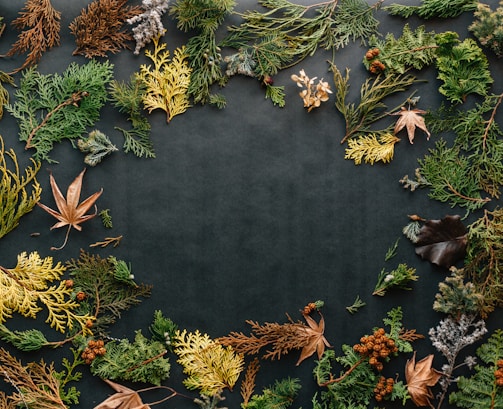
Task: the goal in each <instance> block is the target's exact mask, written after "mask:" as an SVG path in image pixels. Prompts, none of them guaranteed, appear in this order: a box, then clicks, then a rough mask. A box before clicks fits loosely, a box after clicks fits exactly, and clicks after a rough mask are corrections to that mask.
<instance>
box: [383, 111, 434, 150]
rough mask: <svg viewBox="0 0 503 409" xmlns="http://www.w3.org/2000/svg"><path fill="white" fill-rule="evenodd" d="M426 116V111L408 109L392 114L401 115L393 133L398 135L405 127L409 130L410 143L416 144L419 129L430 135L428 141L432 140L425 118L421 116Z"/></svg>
mask: <svg viewBox="0 0 503 409" xmlns="http://www.w3.org/2000/svg"><path fill="white" fill-rule="evenodd" d="M424 114H426V111H423V110H421V109H410V108H409V109H407V108H405V107H402V109H401V110H400V111H398V112H395V113H393V114H391V115H400V118H398V121H396V124H395V129H394V130H393V133H394V134H395V135H396V134H397V133H398V132H400V131H401V130H402V129H403V128H404V127H405V128H406V129H407V135H408V136H409V142H410V143H414V133H415V132H416V128H419V129H421V130H423V131H424V132H426V135H428V137H427V139H430V136H431V134H430V132H429V131H428V129H427V128H426V124H425V123H424V118H423V117H422V116H421V115H424Z"/></svg>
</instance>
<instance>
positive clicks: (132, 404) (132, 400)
mask: <svg viewBox="0 0 503 409" xmlns="http://www.w3.org/2000/svg"><path fill="white" fill-rule="evenodd" d="M103 380H104V381H105V382H106V383H108V384H109V385H110V386H111V387H112V388H113V390H114V391H115V392H116V393H114V394H113V395H111V396H109V397H108V398H107V399H105V400H104V401H103V402H101V403H100V404H98V405H97V406H95V407H94V409H150V405H152V406H153V405H156V404H158V403H162V402H165V401H167V400H168V399H171V398H173V397H174V396H177V395H179V393H178V392H176V391H175V390H174V389H173V388H170V387H169V386H153V387H150V388H145V389H140V390H137V391H134V390H132V389H129V388H126V387H125V386H124V385H121V384H119V383H116V382H112V381H110V380H108V379H103ZM155 389H167V390H169V391H170V392H171V394H170V395H168V396H167V397H165V398H162V399H160V400H158V401H156V402H153V403H149V404H146V403H143V401H142V399H141V397H140V393H141V392H147V391H151V390H155Z"/></svg>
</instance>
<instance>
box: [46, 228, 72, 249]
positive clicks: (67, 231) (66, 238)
mask: <svg viewBox="0 0 503 409" xmlns="http://www.w3.org/2000/svg"><path fill="white" fill-rule="evenodd" d="M71 228H72V225H71V224H69V225H68V229H67V230H66V236H65V241H64V242H63V244H62V245H61V246H60V247H51V250H61V249H62V248H63V247H65V246H66V242H67V241H68V236H69V235H70V230H71Z"/></svg>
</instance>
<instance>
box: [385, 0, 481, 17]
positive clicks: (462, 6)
mask: <svg viewBox="0 0 503 409" xmlns="http://www.w3.org/2000/svg"><path fill="white" fill-rule="evenodd" d="M477 3H478V1H477V0H449V1H445V0H421V4H420V5H419V6H406V5H401V4H391V5H389V6H386V7H385V8H384V9H385V10H386V11H387V12H388V13H390V14H391V15H393V16H400V17H404V18H408V17H410V16H412V15H414V14H415V15H417V16H418V17H420V18H423V19H430V18H435V17H440V18H452V17H457V16H459V15H460V14H462V13H464V12H466V11H472V10H475V9H476V8H477Z"/></svg>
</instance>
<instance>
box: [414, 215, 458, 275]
mask: <svg viewBox="0 0 503 409" xmlns="http://www.w3.org/2000/svg"><path fill="white" fill-rule="evenodd" d="M467 242H468V236H467V230H466V227H465V226H464V225H463V223H461V217H460V216H458V215H455V216H445V217H444V218H443V219H441V220H427V221H426V222H425V223H424V225H423V226H421V228H420V230H419V234H418V235H417V241H416V246H417V247H416V254H417V255H419V256H421V257H422V258H423V259H426V260H428V261H430V262H431V263H433V264H436V265H438V266H441V267H446V268H450V267H451V266H453V265H454V264H455V263H456V262H457V261H458V260H461V259H463V258H464V257H465V254H466V245H467Z"/></svg>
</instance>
